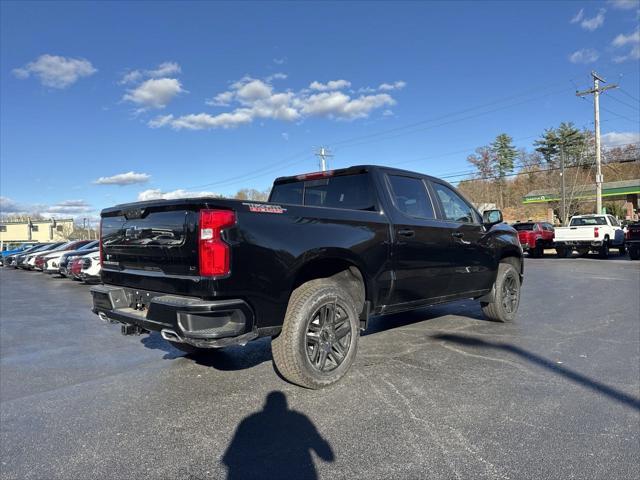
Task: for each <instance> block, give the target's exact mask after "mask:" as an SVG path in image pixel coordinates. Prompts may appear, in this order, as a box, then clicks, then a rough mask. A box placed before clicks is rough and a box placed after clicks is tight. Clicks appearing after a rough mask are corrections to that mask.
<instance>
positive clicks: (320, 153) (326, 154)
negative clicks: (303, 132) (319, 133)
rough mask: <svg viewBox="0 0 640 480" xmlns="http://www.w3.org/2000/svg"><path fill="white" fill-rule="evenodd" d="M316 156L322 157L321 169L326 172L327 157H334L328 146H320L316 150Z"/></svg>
mask: <svg viewBox="0 0 640 480" xmlns="http://www.w3.org/2000/svg"><path fill="white" fill-rule="evenodd" d="M316 157H318V158H319V159H320V170H322V171H323V172H325V171H326V170H327V158H330V157H333V155H332V154H331V152H330V151H329V149H328V148H325V147H320V148H319V149H318V151H317V152H316Z"/></svg>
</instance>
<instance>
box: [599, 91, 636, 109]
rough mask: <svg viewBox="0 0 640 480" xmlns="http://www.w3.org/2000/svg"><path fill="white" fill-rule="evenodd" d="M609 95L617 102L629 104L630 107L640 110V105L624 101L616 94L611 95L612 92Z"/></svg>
mask: <svg viewBox="0 0 640 480" xmlns="http://www.w3.org/2000/svg"><path fill="white" fill-rule="evenodd" d="M607 96H608V97H609V98H610V99H611V100H614V101H616V102H618V103H621V104H622V105H626V106H627V107H629V108H633V109H634V110H640V105H631V104H630V103H627V102H624V101H622V100H620V99H619V98H616V96H615V95H611V94H609V95H607Z"/></svg>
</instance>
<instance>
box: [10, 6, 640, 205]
mask: <svg viewBox="0 0 640 480" xmlns="http://www.w3.org/2000/svg"><path fill="white" fill-rule="evenodd" d="M639 8H640V6H639V4H638V2H634V1H625V0H616V1H609V2H580V1H571V2H502V1H500V2H408V3H401V2H391V3H385V2H372V3H367V2H353V3H349V2H336V3H330V2H318V3H304V2H296V3H294V2H286V3H275V2H260V3H249V2H238V3H235V4H234V3H228V4H225V3H213V2H212V3H207V2H194V3H189V2H176V3H172V2H155V3H154V2H141V3H133V2H118V3H109V2H103V3H90V2H69V3H65V2H46V3H35V2H7V1H5V2H2V4H1V9H2V11H1V14H2V15H1V42H0V53H1V59H2V61H1V70H0V89H1V90H0V91H1V97H0V101H1V105H0V106H1V109H0V121H1V126H0V134H1V136H0V161H1V180H0V190H1V195H2V207H3V211H4V212H5V213H9V212H14V211H36V210H37V211H41V212H45V213H46V214H47V215H57V216H69V215H73V216H95V215H96V213H97V212H98V211H99V210H100V209H101V208H103V207H106V206H109V205H112V204H114V203H122V202H126V201H134V200H136V199H138V198H152V197H154V196H158V195H161V194H164V195H168V196H172V195H181V194H184V193H185V191H188V192H215V193H220V194H233V193H234V192H236V191H237V190H238V189H239V188H243V187H249V188H258V189H264V188H267V187H268V186H269V185H270V183H271V180H272V179H273V178H274V177H275V176H281V175H288V174H294V173H300V172H307V171H314V170H317V158H316V157H314V156H313V151H314V148H317V147H318V146H320V145H326V146H327V147H329V148H330V149H332V151H333V153H334V155H335V156H334V157H333V158H331V160H330V166H331V167H336V168H337V167H344V166H348V165H352V164H361V163H377V164H386V165H392V166H399V167H403V168H407V169H413V170H418V171H422V172H425V173H430V174H433V175H436V176H437V175H441V176H444V175H448V174H452V173H459V172H466V171H468V170H469V165H468V164H467V162H466V157H467V155H468V154H470V153H472V151H473V150H474V149H475V147H477V146H480V145H485V144H488V143H490V142H491V141H492V140H493V139H494V138H495V136H496V135H497V134H499V133H501V132H506V133H508V134H509V135H511V136H512V137H513V138H514V140H515V143H516V145H517V146H518V147H525V148H530V147H531V143H532V142H533V141H534V140H535V138H536V136H538V135H539V134H540V133H541V132H542V131H543V130H544V128H548V127H553V126H556V125H558V124H559V123H560V122H561V121H572V122H574V123H575V124H576V125H578V126H580V127H589V126H591V122H592V120H593V113H592V104H591V103H590V100H582V99H579V98H576V96H575V94H574V92H575V90H576V89H577V88H580V89H583V88H586V87H588V86H589V84H590V77H589V72H590V71H591V70H592V69H595V70H597V71H598V72H599V73H600V74H601V75H603V76H604V77H605V78H606V79H607V80H609V81H611V82H617V83H619V84H620V86H621V87H622V90H616V91H613V92H610V93H608V94H606V95H605V96H604V98H603V100H602V106H603V109H605V108H606V109H607V111H605V110H603V111H602V122H603V123H602V132H603V134H606V135H605V140H606V141H608V142H610V143H615V142H617V143H630V142H634V141H635V142H637V141H639V138H638V102H637V101H636V100H634V98H635V99H637V98H639V97H640V92H639V87H638V85H639V84H640V79H639V60H638V58H639V54H640V53H639V50H640V38H639V37H640V33H638V18H639V17H638V15H639V13H638V11H639ZM611 97H613V98H611ZM130 172H133V173H130ZM450 180H454V181H455V180H456V178H450Z"/></svg>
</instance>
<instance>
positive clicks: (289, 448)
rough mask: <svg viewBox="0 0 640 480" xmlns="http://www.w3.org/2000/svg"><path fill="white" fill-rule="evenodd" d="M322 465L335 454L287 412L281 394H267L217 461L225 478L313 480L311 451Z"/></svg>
mask: <svg viewBox="0 0 640 480" xmlns="http://www.w3.org/2000/svg"><path fill="white" fill-rule="evenodd" d="M312 451H313V452H315V454H316V455H317V456H318V457H320V458H321V459H322V460H324V461H325V462H333V461H334V460H335V455H334V453H333V449H332V448H331V445H330V444H329V442H327V441H326V440H325V439H324V438H323V437H322V435H321V434H320V433H319V432H318V429H317V428H316V427H315V425H314V424H313V422H312V421H311V420H310V419H309V417H307V416H306V415H304V414H303V413H300V412H297V411H294V410H290V409H289V408H288V405H287V397H286V396H285V394H284V393H282V392H279V391H273V392H271V393H269V394H268V395H267V398H266V400H265V403H264V407H263V409H262V410H260V411H259V412H256V413H253V414H251V415H249V416H248V417H246V418H244V419H243V420H242V422H240V424H239V425H238V427H237V428H236V431H235V433H234V435H233V439H232V440H231V442H230V444H229V447H228V448H227V450H226V452H225V453H224V455H223V456H222V458H221V462H222V464H223V465H225V466H226V467H227V479H228V480H236V479H247V478H292V479H296V480H306V479H316V478H318V474H317V472H316V468H315V465H314V463H313V458H312V455H311V452H312Z"/></svg>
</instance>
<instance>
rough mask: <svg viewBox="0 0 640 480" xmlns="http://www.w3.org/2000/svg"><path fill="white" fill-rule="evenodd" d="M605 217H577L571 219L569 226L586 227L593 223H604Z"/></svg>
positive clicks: (605, 221)
mask: <svg viewBox="0 0 640 480" xmlns="http://www.w3.org/2000/svg"><path fill="white" fill-rule="evenodd" d="M606 224H607V219H606V218H604V217H578V218H572V219H571V224H570V226H571V227H588V226H593V225H606Z"/></svg>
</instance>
